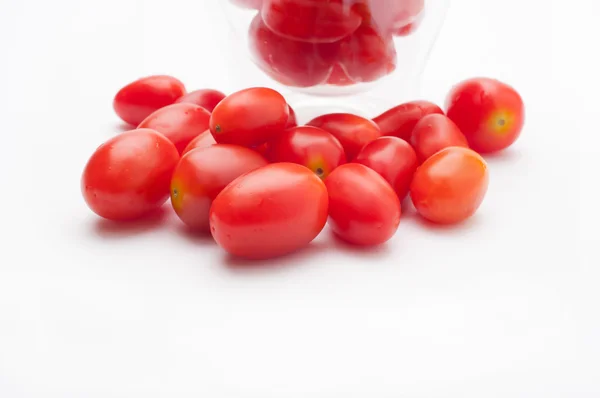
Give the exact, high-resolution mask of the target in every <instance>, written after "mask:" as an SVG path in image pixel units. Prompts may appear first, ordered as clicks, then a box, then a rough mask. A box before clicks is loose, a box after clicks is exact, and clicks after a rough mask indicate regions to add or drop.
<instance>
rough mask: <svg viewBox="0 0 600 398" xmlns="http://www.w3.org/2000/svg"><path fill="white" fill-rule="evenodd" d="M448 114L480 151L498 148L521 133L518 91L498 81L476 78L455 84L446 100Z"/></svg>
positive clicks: (522, 116) (521, 109)
mask: <svg viewBox="0 0 600 398" xmlns="http://www.w3.org/2000/svg"><path fill="white" fill-rule="evenodd" d="M446 107H447V111H448V117H449V118H450V119H452V120H453V121H454V123H456V125H457V126H458V127H459V128H460V130H461V131H462V132H463V134H464V135H465V137H467V140H468V141H469V145H470V146H471V148H473V149H474V150H475V151H477V152H480V153H490V152H496V151H500V150H502V149H505V148H507V147H509V146H510V145H512V144H513V143H514V142H515V141H516V140H517V138H519V136H520V135H521V130H522V129H523V124H524V123H525V105H524V104H523V100H522V98H521V96H520V95H519V93H518V92H517V91H516V90H515V89H514V88H512V87H511V86H509V85H508V84H505V83H502V82H500V81H498V80H494V79H488V78H476V79H470V80H466V81H464V82H461V83H459V84H457V85H456V86H455V87H454V88H453V89H452V90H451V91H450V93H449V94H448V97H447V99H446Z"/></svg>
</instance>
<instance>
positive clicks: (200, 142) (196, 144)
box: [181, 130, 217, 156]
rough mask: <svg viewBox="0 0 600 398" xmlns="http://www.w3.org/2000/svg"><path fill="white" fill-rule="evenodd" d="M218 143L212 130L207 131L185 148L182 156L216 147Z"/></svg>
mask: <svg viewBox="0 0 600 398" xmlns="http://www.w3.org/2000/svg"><path fill="white" fill-rule="evenodd" d="M216 143H217V141H215V139H214V138H213V136H212V134H211V133H210V130H206V131H205V132H204V133H202V134H200V135H199V136H197V137H196V138H194V139H193V140H191V141H190V143H189V144H188V145H187V146H186V147H185V149H184V150H183V152H182V153H181V156H183V155H185V154H186V153H188V152H189V151H191V150H192V149H196V148H208V147H209V146H211V145H214V144H216Z"/></svg>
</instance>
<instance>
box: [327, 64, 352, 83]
mask: <svg viewBox="0 0 600 398" xmlns="http://www.w3.org/2000/svg"><path fill="white" fill-rule="evenodd" d="M327 84H332V85H334V86H350V85H352V84H354V82H353V81H352V79H350V76H348V73H346V71H345V70H344V67H343V66H342V65H340V64H335V65H334V66H333V69H332V70H331V74H330V75H329V77H328V78H327Z"/></svg>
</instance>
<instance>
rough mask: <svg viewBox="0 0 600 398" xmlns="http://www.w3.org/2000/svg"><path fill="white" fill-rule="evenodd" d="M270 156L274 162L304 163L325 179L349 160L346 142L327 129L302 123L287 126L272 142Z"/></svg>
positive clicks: (268, 156)
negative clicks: (344, 146) (343, 143)
mask: <svg viewBox="0 0 600 398" xmlns="http://www.w3.org/2000/svg"><path fill="white" fill-rule="evenodd" d="M268 148H269V149H268V150H267V159H269V160H270V161H271V162H290V163H297V164H301V165H302V166H305V167H308V168H309V169H310V170H312V171H313V172H314V173H315V174H316V175H317V177H319V178H321V179H324V178H326V177H327V176H328V175H329V173H331V172H332V171H333V170H334V169H335V168H336V167H338V166H339V165H341V164H343V163H346V154H345V153H344V148H342V144H340V142H339V141H338V140H337V138H335V137H334V136H333V135H331V134H330V133H328V132H327V131H325V130H322V129H319V128H316V127H311V126H301V127H295V128H291V129H288V130H286V131H285V132H284V133H283V134H281V135H280V136H278V137H277V138H276V139H275V140H273V141H271V142H270V143H269V147H268Z"/></svg>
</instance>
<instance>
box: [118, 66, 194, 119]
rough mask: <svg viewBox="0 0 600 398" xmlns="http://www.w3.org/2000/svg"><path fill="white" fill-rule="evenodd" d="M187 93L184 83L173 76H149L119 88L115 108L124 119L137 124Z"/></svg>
mask: <svg viewBox="0 0 600 398" xmlns="http://www.w3.org/2000/svg"><path fill="white" fill-rule="evenodd" d="M185 93H186V91H185V86H184V85H183V83H182V82H180V81H179V80H177V79H176V78H174V77H172V76H163V75H158V76H148V77H144V78H142V79H139V80H136V81H134V82H132V83H130V84H128V85H127V86H125V87H123V88H122V89H121V90H119V92H118V93H117V95H116V96H115V98H114V100H113V108H114V110H115V112H116V113H117V115H118V116H119V117H120V118H121V119H122V120H123V121H125V122H126V123H129V124H131V125H133V126H137V125H138V124H140V123H141V122H142V120H144V119H145V118H146V117H148V115H150V114H151V113H152V112H154V111H156V110H158V109H160V108H162V107H165V106H167V105H171V104H173V103H174V102H175V101H176V100H177V99H178V98H179V97H181V96H182V95H184V94H185Z"/></svg>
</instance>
